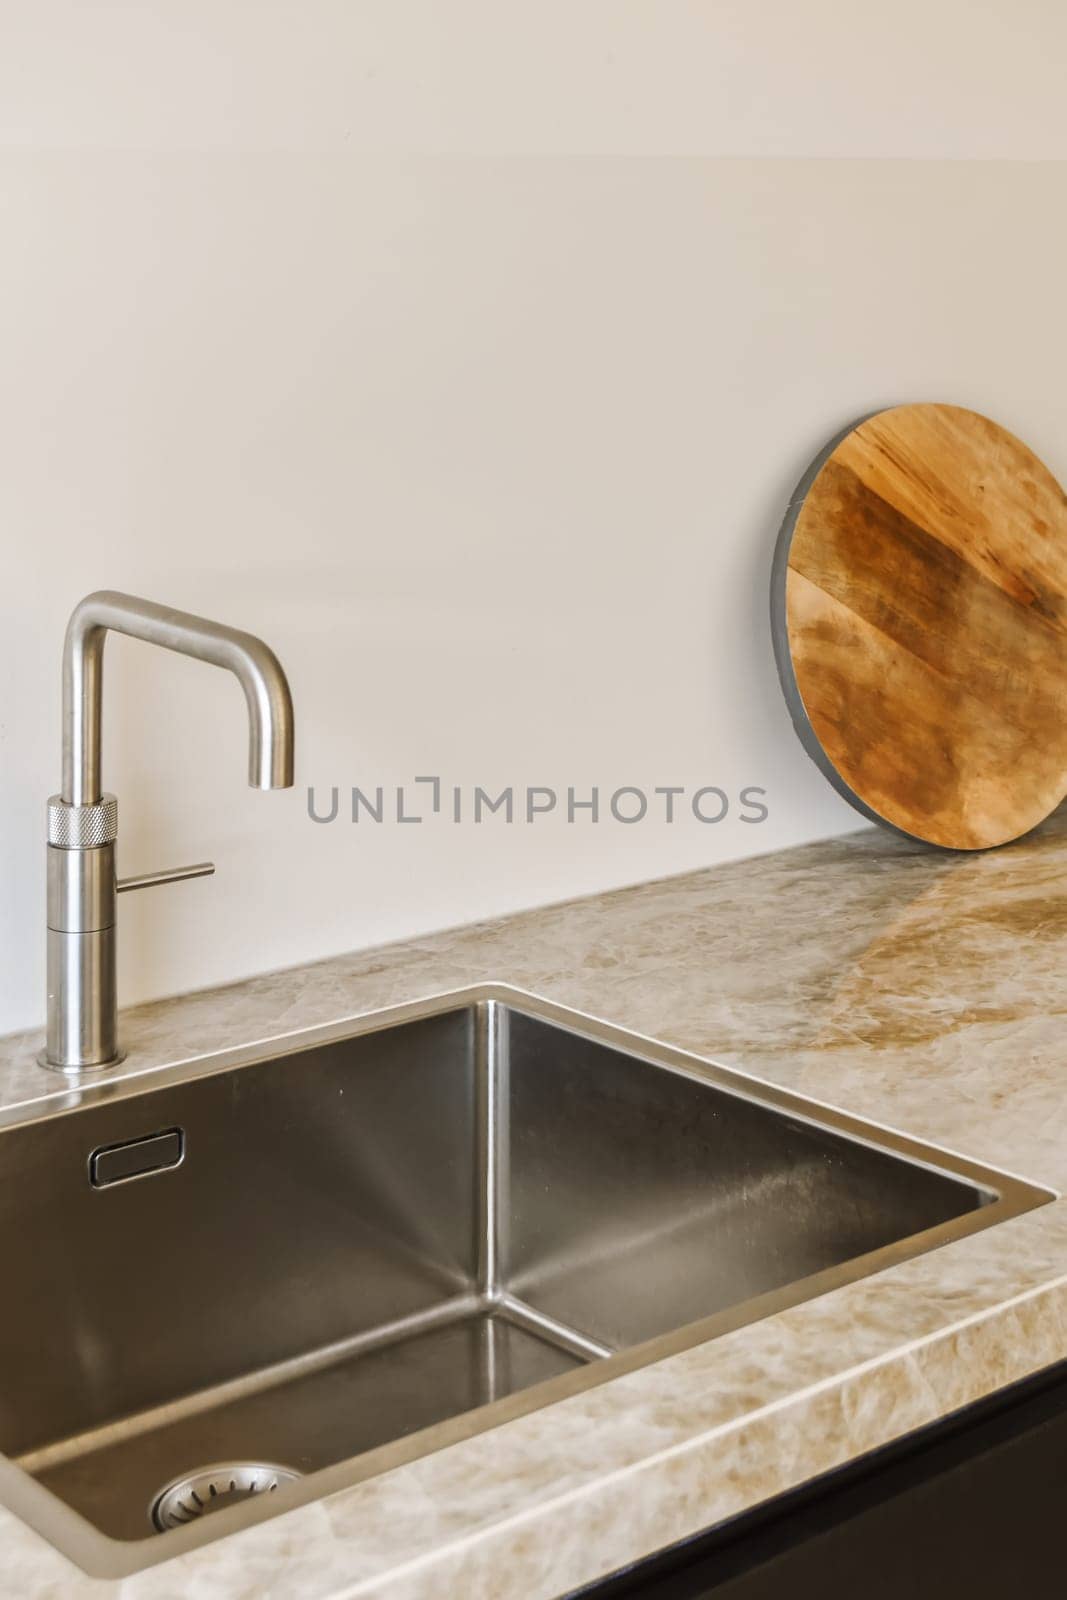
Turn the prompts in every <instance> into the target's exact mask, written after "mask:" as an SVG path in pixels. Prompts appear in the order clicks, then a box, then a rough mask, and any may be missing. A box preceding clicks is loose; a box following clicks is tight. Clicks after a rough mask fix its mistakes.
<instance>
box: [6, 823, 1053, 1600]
mask: <svg viewBox="0 0 1067 1600" xmlns="http://www.w3.org/2000/svg"><path fill="white" fill-rule="evenodd" d="M357 931H358V930H357V929H355V928H354V929H353V932H354V933H355V932H357ZM486 981H497V982H502V983H508V984H512V985H515V986H517V987H519V988H522V989H526V990H529V991H532V992H534V993H536V994H538V995H541V996H544V997H545V998H547V999H549V1000H556V1001H559V1002H561V1003H562V1004H565V1005H568V1006H573V1007H575V1008H577V1009H579V1010H582V1011H585V1012H589V1013H591V1014H593V1015H595V1016H597V1017H600V1018H602V1019H604V1020H606V1021H609V1022H612V1023H616V1024H618V1025H620V1026H622V1027H624V1028H628V1029H632V1030H634V1031H636V1032H638V1033H642V1034H645V1035H649V1036H651V1037H653V1038H656V1039H661V1040H664V1041H666V1042H668V1043H670V1044H672V1045H675V1046H679V1047H681V1048H684V1049H687V1050H690V1051H694V1052H696V1053H697V1054H699V1055H701V1056H705V1057H710V1058H713V1059H715V1060H718V1061H721V1062H725V1063H727V1064H729V1065H732V1066H736V1067H739V1068H741V1069H743V1070H745V1071H749V1072H751V1073H753V1074H755V1075H756V1076H758V1077H761V1078H764V1079H768V1080H771V1081H773V1082H774V1083H776V1084H780V1085H783V1086H786V1087H788V1088H790V1089H794V1090H798V1091H800V1092H802V1093H804V1094H807V1095H810V1096H812V1097H814V1098H816V1099H818V1100H821V1101H825V1102H829V1103H831V1104H833V1105H835V1106H838V1107H840V1108H842V1109H844V1110H846V1111H849V1112H852V1113H855V1114H856V1115H858V1116H861V1117H865V1118H869V1119H871V1120H873V1121H876V1122H880V1123H884V1124H887V1125H889V1126H891V1127H894V1128H896V1129H899V1130H902V1131H904V1132H906V1133H910V1134H913V1135H915V1136H917V1137H919V1138H921V1139H924V1140H929V1141H931V1142H933V1143H935V1144H938V1145H941V1146H943V1147H946V1148H948V1149H950V1150H953V1151H956V1152H958V1153H960V1154H962V1155H965V1156H970V1157H972V1158H974V1159H975V1160H978V1161H982V1162H988V1163H989V1164H990V1165H993V1166H997V1167H1001V1168H1006V1169H1008V1170H1010V1171H1013V1172H1015V1173H1017V1174H1018V1175H1020V1176H1022V1177H1024V1178H1028V1179H1031V1180H1032V1181H1035V1182H1037V1183H1039V1184H1043V1185H1046V1186H1049V1187H1051V1188H1053V1189H1056V1190H1062V1189H1064V1188H1065V1187H1067V818H1062V817H1061V818H1055V819H1053V820H1052V822H1050V823H1049V824H1047V825H1046V826H1045V828H1044V829H1043V830H1041V831H1040V832H1039V833H1038V834H1036V835H1033V836H1031V837H1030V838H1029V839H1027V840H1025V841H1023V842H1021V843H1019V844H1016V845H1012V846H1009V847H1007V848H1005V849H1003V850H1000V851H996V852H992V853H989V854H984V855H978V856H956V855H945V854H938V853H933V852H931V851H928V850H926V849H924V848H922V847H920V846H917V845H911V844H909V843H907V842H906V841H903V840H899V839H896V838H894V837H891V836H889V835H887V834H885V833H882V832H878V831H875V830H873V829H872V830H864V831H862V832H860V833H857V834H854V835H851V836H850V837H848V838H846V839H841V840H837V841H833V842H830V843H826V844H819V845H812V846H808V847H805V848H803V849H799V850H792V851H786V852H782V853H779V854H775V855H767V856H762V857H758V858H756V859H754V860H750V861H746V862H739V863H734V864H732V865H729V866H726V867H720V868H716V869H713V870H709V871H706V872H698V873H692V874H687V875H686V876H683V877H677V878H671V879H666V880H664V881H661V882H656V883H649V884H643V885H640V886H638V887H636V888H632V889H625V890H621V891H618V892H616V893H612V894H605V895H600V896H596V897H594V898H590V899H585V900H579V901H574V902H573V903H570V904H567V905H562V906H554V907H550V908H548V909H544V910H537V911H532V912H527V913H523V914H521V915H517V916H513V917H509V918H507V919H504V920H501V921H498V922H494V923H490V924H484V925H481V926H478V927H471V928H462V929H457V930H454V931H450V932H446V933H440V934H436V935H434V936H432V937H428V938H421V939H413V940H409V941H407V942H405V943H402V944H396V945H392V946H390V947H388V948H385V949H380V950H374V951H365V952H362V953H359V954H356V955H350V956H342V957H338V958H336V959H332V960H329V961H324V962H319V963H316V964H315V965H312V966H308V967H303V968H300V969H294V970H292V971H287V972H281V973H273V974H270V975H268V976H265V977H259V978H254V979H251V980H249V981H247V982H244V983H239V984H234V985H232V986H229V987H227V988H224V989H218V990H214V991H211V992H205V993H201V994H194V995H188V996H184V997H182V998H179V999H175V1000H168V1001H164V1002H160V1003H157V1004H153V1005H147V1006H141V1007H138V1008H136V1009H134V1010H130V1011H128V1012H126V1013H125V1014H124V1016H123V1019H122V1023H123V1030H124V1038H125V1042H126V1044H127V1046H128V1047H129V1050H130V1059H129V1063H128V1069H129V1070H143V1069H145V1068H148V1067H154V1066H157V1065H158V1066H160V1067H164V1066H166V1065H167V1064H169V1063H173V1062H176V1061H180V1060H187V1059H189V1058H190V1057H195V1056H198V1055H203V1054H206V1053H211V1052H214V1051H217V1050H220V1049H224V1048H228V1047H230V1046H237V1045H246V1044H249V1043H251V1042H253V1041H256V1040H261V1039H266V1038H270V1037H272V1036H275V1035H278V1034H284V1033H287V1032H291V1031H294V1030H297V1029H301V1028H304V1027H308V1026H311V1025H314V1024H318V1023H325V1022H331V1021H335V1020H337V1019H340V1018H343V1017H346V1016H349V1015H356V1014H362V1013H366V1012H371V1011H376V1010H379V1009H380V1008H382V1007H384V1006H389V1005H393V1004H397V1003H400V1002H404V1001H409V1000H415V999H419V998H422V997H424V996H428V995H432V994H435V993H440V992H442V991H446V990H450V989H454V988H458V987H461V986H465V985H469V984H474V983H480V982H486ZM39 1043H40V1040H39V1036H37V1035H29V1034H26V1035H19V1036H12V1037H9V1038H7V1039H3V1040H0V1106H2V1107H11V1106H14V1105H19V1104H22V1103H24V1102H25V1103H26V1104H27V1109H28V1110H29V1108H30V1102H33V1101H35V1100H39V1098H40V1097H41V1095H42V1094H49V1093H62V1092H63V1086H62V1084H61V1083H59V1082H53V1081H52V1080H51V1079H50V1078H48V1077H47V1076H46V1075H45V1074H44V1073H42V1072H41V1070H40V1069H39V1068H38V1067H37V1065H36V1064H35V1062H34V1053H35V1051H36V1049H37V1048H38V1046H39ZM1064 1357H1067V1204H1064V1203H1063V1202H1062V1201H1058V1200H1057V1201H1055V1202H1054V1203H1052V1204H1050V1205H1046V1206H1043V1207H1041V1208H1040V1209H1038V1210H1035V1211H1031V1212H1029V1213H1027V1214H1026V1215H1023V1216H1020V1217H1016V1218H1015V1219H1013V1220H1012V1221H1009V1222H1005V1223H1003V1224H1002V1225H1000V1226H997V1227H993V1228H990V1229H988V1230H986V1231H985V1232H983V1233H979V1234H976V1235H973V1236H972V1237H969V1238H966V1239H961V1240H959V1241H957V1242H955V1243H952V1244H950V1245H947V1246H945V1247H943V1248H942V1249H939V1250H936V1251H933V1252H931V1253H929V1254H927V1255H923V1256H919V1257H917V1258H915V1259H913V1260H911V1261H908V1262H906V1263H904V1264H902V1265H898V1266H895V1267H892V1268H891V1269H890V1270H888V1271H885V1272H883V1273H880V1274H878V1275H877V1276H875V1277H871V1278H867V1279H865V1280H862V1281H860V1282H856V1283H851V1284H847V1285H845V1286H844V1287H841V1288H838V1289H836V1290H834V1291H833V1292H832V1293H830V1294H827V1295H824V1296H822V1297H821V1298H819V1299H816V1300H813V1301H809V1302H808V1303H806V1304H804V1305H800V1306H796V1307H794V1308H792V1309H790V1310H788V1311H785V1312H782V1313H779V1314H778V1315H775V1316H772V1317H769V1318H767V1319H765V1320H764V1321H762V1322H758V1323H755V1324H753V1325H752V1326H750V1327H748V1328H744V1329H740V1330H738V1331H736V1332H734V1333H730V1334H726V1335H724V1336H722V1337H720V1338H718V1339H715V1340H712V1341H710V1342H708V1343H705V1344H702V1345H698V1346H697V1347H695V1348H693V1349H690V1350H687V1351H685V1352H684V1353H682V1354H679V1355H675V1356H672V1357H670V1358H669V1359H666V1360H663V1361H660V1362H658V1363H656V1364H655V1365H652V1366H648V1367H645V1368H643V1369H641V1370H639V1371H637V1372H632V1373H628V1374H626V1375H624V1376H621V1377H618V1378H615V1379H614V1380H612V1381H610V1382H606V1383H604V1384H602V1385H601V1386H599V1387H594V1388H592V1389H590V1390H588V1391H587V1392H585V1393H583V1394H579V1395H573V1396H571V1397H570V1398H568V1399H564V1400H562V1401H559V1402H558V1403H556V1404H554V1405H551V1406H549V1407H547V1408H545V1409H544V1410H541V1411H538V1412H534V1413H532V1414H530V1415H527V1416H524V1417H520V1418H518V1419H516V1420H514V1421H511V1422H508V1423H506V1424H504V1425H503V1426H501V1427H498V1428H495V1429H493V1430H491V1431H489V1432H487V1433H484V1434H482V1435H480V1436H478V1437H475V1438H472V1439H469V1440H466V1441H463V1442H461V1443H459V1444H454V1445H451V1446H450V1447H448V1448H447V1449H444V1450H441V1451H439V1452H438V1453H437V1454H435V1455H430V1456H427V1457H424V1458H423V1459H422V1460H419V1461H414V1462H411V1463H409V1464H407V1465H404V1466H401V1467H398V1468H395V1469H394V1470H392V1471H390V1472H387V1473H385V1474H383V1475H381V1476H380V1477H377V1478H373V1479H370V1480H368V1481H366V1482H364V1483H360V1484H357V1485H355V1486H353V1487H350V1488H347V1489H345V1490H343V1491H341V1492H339V1493H337V1494H335V1495H333V1496H332V1497H330V1498H329V1499H327V1500H324V1501H321V1502H319V1503H318V1504H314V1505H307V1506H301V1507H299V1508H297V1509H295V1510H293V1511H291V1512H288V1513H286V1514H285V1515H283V1516H279V1517H275V1518H274V1519H273V1520H271V1521H268V1522H265V1523H262V1524H259V1525H257V1526H255V1527H252V1528H249V1529H247V1530H245V1531H243V1532H240V1533H238V1534H235V1535H233V1536H232V1537H229V1538H226V1539H221V1540H219V1541H217V1542H215V1543H214V1544H210V1545H207V1546H205V1547H203V1548H201V1549H198V1550H195V1551H192V1552H190V1553H187V1554H184V1555H181V1556H179V1557H177V1558H175V1559H174V1560H171V1561H168V1562H165V1563H163V1564H161V1565H159V1566H156V1567H152V1568H149V1569H147V1570H146V1571H144V1572H141V1573H139V1574H137V1575H135V1576H133V1577H130V1578H126V1579H123V1580H119V1581H104V1580H100V1579H93V1578H89V1577H86V1576H85V1575H84V1574H83V1573H82V1572H81V1571H80V1570H79V1569H77V1568H76V1567H74V1566H72V1565H71V1564H70V1563H69V1562H68V1561H67V1560H66V1558H65V1557H63V1556H61V1555H59V1554H58V1553H57V1552H56V1551H54V1550H53V1549H52V1548H51V1547H50V1546H49V1545H48V1544H47V1542H46V1541H45V1540H44V1539H42V1538H41V1537H39V1536H38V1535H37V1534H36V1533H34V1532H33V1531H32V1530H31V1529H29V1528H28V1527H27V1526H25V1525H24V1524H23V1523H22V1522H21V1521H19V1519H18V1518H17V1517H15V1516H14V1515H13V1514H12V1513H11V1512H9V1511H0V1594H3V1595H11V1596H19V1597H20V1600H45V1597H48V1600H53V1597H59V1600H147V1597H150V1596H151V1597H159V1600H170V1597H178V1596H195V1597H196V1600H223V1597H225V1600H251V1597H256V1600H263V1597H271V1600H274V1597H276V1600H327V1597H333V1600H340V1597H342V1596H345V1597H349V1596H351V1597H357V1596H358V1597H361V1600H364V1597H365V1600H371V1597H375V1600H377V1597H382V1600H385V1597H388V1600H431V1597H432V1600H441V1597H446V1596H456V1597H462V1600H492V1597H498V1596H499V1597H501V1600H503V1597H505V1596H507V1597H511V1600H513V1597H516V1596H523V1597H528V1600H548V1597H552V1596H559V1595H563V1594H566V1593H568V1592H569V1591H572V1590H574V1589H576V1588H578V1587H580V1586H581V1585H584V1584H587V1583H591V1582H593V1581H594V1580H596V1579H597V1578H598V1577H601V1576H603V1575H606V1574H608V1573H610V1572H612V1571H613V1570H615V1569H617V1568H619V1567H622V1566H625V1565H626V1564H628V1563H630V1562H632V1561H634V1560H636V1559H638V1558H640V1557H641V1556H644V1555H646V1554H649V1553H651V1552H653V1551H655V1550H657V1549H661V1548H662V1547H664V1546H665V1545H668V1544H671V1543H672V1542H674V1541H676V1540H679V1539H682V1538H684V1537H686V1536H687V1535H690V1534H692V1533H695V1532H697V1531H698V1530H699V1529H701V1528H705V1527H707V1526H709V1525H710V1524H713V1523H715V1522H717V1521H719V1520H721V1519H722V1518H724V1517H726V1516H729V1515H732V1514H734V1513H736V1512H738V1511H740V1510H742V1509H743V1508H745V1507H747V1506H751V1505H754V1504H756V1503H758V1502H759V1501H761V1500H764V1499H766V1498H767V1497H768V1496H771V1495H774V1494H776V1493H778V1492H779V1491H781V1490H784V1489H787V1488H789V1487H791V1486H792V1485H795V1484H797V1483H800V1482H802V1481H804V1480H805V1479H807V1478H809V1477H811V1476H812V1475H814V1474H816V1473H819V1472H822V1471H825V1470H826V1469H828V1468H830V1467H833V1466H834V1465H837V1464H839V1463H841V1462H845V1461H848V1460H850V1459H851V1458H853V1457H855V1456H857V1455H859V1454H860V1453H862V1452H864V1451H867V1450H870V1449H872V1448H873V1447H875V1446H878V1445H881V1444H884V1443H886V1442H887V1441H889V1440H892V1439H894V1438H896V1437H898V1436H900V1435H901V1434H903V1433H905V1432H907V1431H908V1430H910V1429H913V1428H916V1427H918V1426H921V1425H922V1424H924V1423H929V1422H931V1421H934V1420H935V1419H937V1418H939V1417H942V1416H944V1415H945V1414H946V1413H948V1412H950V1411H952V1410H954V1409H955V1408H957V1407H959V1406H961V1405H963V1404H965V1403H966V1402H968V1401H971V1400H974V1399H977V1398H979V1397H980V1396H983V1395H986V1394H989V1393H990V1392H992V1391H993V1390H995V1389H997V1388H999V1387H1001V1386H1003V1385H1004V1384H1006V1383H1009V1382H1011V1381H1013V1380H1015V1379H1017V1378H1020V1377H1023V1376H1024V1375H1026V1374H1027V1373H1030V1372H1033V1371H1035V1370H1036V1369H1038V1368H1040V1367H1042V1366H1044V1365H1047V1364H1048V1363H1050V1362H1053V1361H1057V1360H1059V1359H1061V1358H1064Z"/></svg>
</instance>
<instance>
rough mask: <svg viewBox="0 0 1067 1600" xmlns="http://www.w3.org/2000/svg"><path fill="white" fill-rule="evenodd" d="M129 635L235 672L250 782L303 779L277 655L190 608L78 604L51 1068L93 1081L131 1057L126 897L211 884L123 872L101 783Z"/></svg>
mask: <svg viewBox="0 0 1067 1600" xmlns="http://www.w3.org/2000/svg"><path fill="white" fill-rule="evenodd" d="M109 632H113V633H125V634H129V635H130V636H131V637H132V638H134V639H143V640H145V641H146V642H147V643H149V644H156V645H159V646H161V647H162V648H163V649H164V650H175V651H177V652H178V653H179V654H181V655H186V656H193V657H195V659H196V660H198V661H207V662H209V663H210V664H211V665H212V666H216V667H225V668H226V669H227V671H229V672H232V673H233V674H234V676H235V677H236V678H237V680H238V682H239V683H240V685H241V688H242V689H243V691H244V696H245V703H246V705H247V708H248V727H249V737H248V781H249V783H250V784H251V785H252V786H253V787H254V788H257V789H285V788H289V787H290V786H291V784H292V782H293V702H292V697H291V695H290V693H289V685H288V683H287V681H286V677H285V673H284V672H283V671H282V668H281V665H280V663H279V661H278V658H277V656H276V655H275V654H274V652H273V650H270V649H269V648H268V647H267V646H266V645H265V644H264V643H263V641H262V639H257V638H256V637H255V636H254V635H253V634H250V633H242V632H241V631H240V630H239V629H237V628H229V627H226V626H225V625H224V624H223V623H220V622H211V621H209V620H208V619H207V618H206V617H196V616H193V615H191V614H190V613H189V612H187V611H175V610H174V609H173V608H172V607H170V606H161V605H157V604H156V603H155V602H154V601H152V600H140V599H138V598H136V597H135V596H133V595H128V594H120V593H119V592H118V591H117V590H113V589H101V590H98V591H97V592H96V593H95V594H90V595H87V596H86V597H85V599H84V600H83V601H82V602H81V604H80V605H78V606H77V607H76V608H75V610H74V613H73V615H72V616H71V619H70V622H69V624H68V627H67V635H66V642H65V645H64V650H63V787H62V790H61V792H60V793H59V794H57V795H53V796H52V797H51V799H50V800H49V802H48V1023H47V1042H46V1045H45V1049H44V1050H43V1051H42V1053H41V1056H40V1060H41V1062H42V1065H44V1066H48V1067H57V1068H59V1069H60V1070H61V1071H63V1072H84V1071H86V1070H88V1069H91V1068H97V1067H107V1066H113V1065H114V1064H115V1063H116V1062H118V1061H121V1060H122V1051H121V1050H120V1049H119V1045H118V1037H117V1009H116V992H115V921H116V898H117V895H118V893H119V891H120V890H127V889H140V888H147V887H148V886H149V885H151V884H156V883H171V882H177V881H179V880H184V879H187V878H191V877H203V876H205V875H207V874H209V873H211V872H213V871H214V870H215V869H214V867H213V866H212V865H211V863H210V862H201V863H198V864H197V866H195V867H184V868H183V867H179V868H173V869H170V870H168V871H166V872H161V873H144V874H141V875H140V876H139V877H138V878H131V879H127V880H126V881H125V882H122V883H120V882H119V881H118V879H117V878H116V875H115V839H116V835H117V832H118V803H117V801H116V799H115V796H114V795H113V794H106V793H105V792H104V790H103V788H102V785H101V776H100V761H101V719H102V701H103V668H104V644H105V641H106V639H107V635H108V633H109Z"/></svg>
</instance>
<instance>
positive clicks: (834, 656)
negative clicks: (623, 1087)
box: [771, 405, 1067, 850]
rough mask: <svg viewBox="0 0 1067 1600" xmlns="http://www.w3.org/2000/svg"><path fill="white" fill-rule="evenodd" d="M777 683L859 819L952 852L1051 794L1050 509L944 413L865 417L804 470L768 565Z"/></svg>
mask: <svg viewBox="0 0 1067 1600" xmlns="http://www.w3.org/2000/svg"><path fill="white" fill-rule="evenodd" d="M771 588H772V599H771V620H772V631H773V636H774V647H775V654H776V657H777V660H778V671H779V675H780V677H781V680H782V686H783V688H784V689H785V694H786V699H787V700H788V702H789V708H790V711H791V713H792V716H793V722H794V726H795V727H796V729H797V732H798V734H799V735H800V738H801V740H802V742H803V743H804V746H805V748H806V749H807V750H808V753H809V754H810V755H811V756H812V757H813V759H814V760H815V761H816V763H817V764H818V765H819V766H820V767H821V768H822V770H823V772H824V773H825V774H826V776H827V777H828V778H829V779H830V781H831V782H832V783H833V784H834V786H835V787H836V788H837V789H839V790H840V792H841V793H842V794H843V795H844V796H845V797H846V798H847V799H848V800H850V801H851V802H852V803H853V805H855V806H856V807H857V808H858V809H859V810H860V811H862V812H863V813H864V815H865V816H868V817H870V818H871V819H872V820H874V821H876V822H886V823H889V824H890V825H891V826H893V827H895V828H898V829H900V830H901V832H903V833H906V834H908V835H909V836H911V837H912V838H916V839H923V840H926V841H928V842H929V843H930V844H937V845H943V846H946V847H948V848H949V849H953V850H984V849H988V848H989V847H990V846H991V845H997V844H1003V843H1005V842H1006V841H1007V840H1008V839H1015V838H1018V836H1019V835H1020V834H1023V833H1026V832H1028V831H1029V829H1031V828H1033V827H1035V826H1036V825H1037V823H1039V822H1041V821H1042V820H1043V818H1045V817H1046V816H1048V814H1049V812H1050V811H1053V810H1054V809H1055V807H1056V806H1057V805H1058V804H1059V803H1060V801H1061V800H1062V799H1063V797H1064V795H1065V794H1067V497H1065V495H1064V492H1063V490H1062V489H1061V488H1060V486H1059V484H1058V483H1057V482H1056V480H1055V478H1054V477H1053V476H1052V474H1051V473H1050V472H1049V471H1048V469H1047V468H1046V467H1044V466H1043V465H1042V464H1041V462H1040V461H1039V460H1038V459H1037V457H1036V456H1035V455H1034V454H1033V452H1032V451H1030V450H1028V449H1027V447H1026V446H1025V445H1024V444H1023V443H1022V442H1021V441H1020V440H1019V439H1016V438H1015V436H1014V435H1013V434H1010V433H1008V432H1007V431H1006V430H1005V429H1004V428H1001V427H998V426H997V424H996V423H995V422H991V421H990V420H989V418H988V417H983V416H979V415H978V414H977V412H974V411H964V410H962V409H961V408H960V407H958V406H945V405H909V406H894V407H892V408H891V409H890V410H888V411H879V412H877V413H876V414H875V415H874V416H871V417H868V418H867V419H866V420H865V421H863V422H861V423H858V424H857V425H856V426H855V427H852V428H850V429H848V430H847V432H845V433H844V434H842V435H841V436H840V437H839V438H837V439H835V440H834V441H833V442H832V443H831V444H830V445H829V446H828V447H827V449H826V450H824V451H823V452H822V454H821V455H820V456H819V457H818V458H817V459H816V460H815V461H814V462H813V463H812V466H811V467H810V469H809V470H808V472H807V473H806V475H805V477H804V478H803V479H802V481H801V483H800V485H799V487H798V489H797V492H796V494H795V495H794V497H793V500H792V502H791V504H790V507H789V511H788V514H787V516H786V519H785V522H784V524H783V526H782V531H781V534H780V535H779V539H778V548H777V551H776V553H775V562H774V574H773V579H772V586H771Z"/></svg>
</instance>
